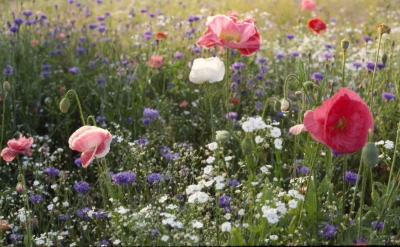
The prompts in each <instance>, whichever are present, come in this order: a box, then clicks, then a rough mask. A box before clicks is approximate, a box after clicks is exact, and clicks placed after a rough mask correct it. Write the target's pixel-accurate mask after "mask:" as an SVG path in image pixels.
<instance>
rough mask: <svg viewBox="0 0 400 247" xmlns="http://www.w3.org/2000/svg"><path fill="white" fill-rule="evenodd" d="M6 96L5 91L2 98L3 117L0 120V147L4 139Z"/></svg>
mask: <svg viewBox="0 0 400 247" xmlns="http://www.w3.org/2000/svg"><path fill="white" fill-rule="evenodd" d="M7 95H8V93H7V91H6V93H5V95H4V98H3V117H2V119H1V139H0V147H2V146H3V138H4V119H5V116H4V114H5V113H6V99H7Z"/></svg>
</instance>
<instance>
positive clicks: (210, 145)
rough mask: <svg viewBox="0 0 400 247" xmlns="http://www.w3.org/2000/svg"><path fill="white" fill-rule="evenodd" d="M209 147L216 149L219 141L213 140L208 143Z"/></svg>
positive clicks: (212, 149)
mask: <svg viewBox="0 0 400 247" xmlns="http://www.w3.org/2000/svg"><path fill="white" fill-rule="evenodd" d="M207 146H208V149H210V150H211V151H214V150H216V149H217V148H218V143H216V142H211V143H210V144H208V145H207Z"/></svg>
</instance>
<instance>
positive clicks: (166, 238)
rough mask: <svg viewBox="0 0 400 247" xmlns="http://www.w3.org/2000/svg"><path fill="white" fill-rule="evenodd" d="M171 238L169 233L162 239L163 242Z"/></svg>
mask: <svg viewBox="0 0 400 247" xmlns="http://www.w3.org/2000/svg"><path fill="white" fill-rule="evenodd" d="M168 240H169V236H168V235H164V236H162V237H161V241H163V242H167V241H168Z"/></svg>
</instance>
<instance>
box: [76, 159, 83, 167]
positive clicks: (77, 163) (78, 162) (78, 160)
mask: <svg viewBox="0 0 400 247" xmlns="http://www.w3.org/2000/svg"><path fill="white" fill-rule="evenodd" d="M74 163H75V165H77V166H81V165H82V159H81V158H76V159H75V161H74Z"/></svg>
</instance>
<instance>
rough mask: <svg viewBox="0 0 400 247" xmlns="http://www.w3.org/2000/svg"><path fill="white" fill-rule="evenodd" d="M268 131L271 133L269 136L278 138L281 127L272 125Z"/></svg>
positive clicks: (280, 133)
mask: <svg viewBox="0 0 400 247" xmlns="http://www.w3.org/2000/svg"><path fill="white" fill-rule="evenodd" d="M270 133H271V136H272V137H274V138H278V137H280V136H281V135H282V132H281V129H280V128H278V127H273V128H272V129H271V130H270Z"/></svg>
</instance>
